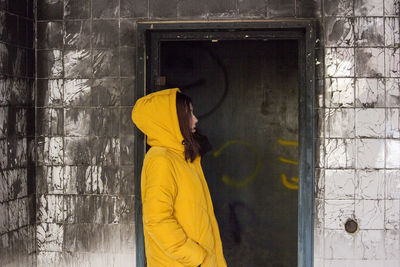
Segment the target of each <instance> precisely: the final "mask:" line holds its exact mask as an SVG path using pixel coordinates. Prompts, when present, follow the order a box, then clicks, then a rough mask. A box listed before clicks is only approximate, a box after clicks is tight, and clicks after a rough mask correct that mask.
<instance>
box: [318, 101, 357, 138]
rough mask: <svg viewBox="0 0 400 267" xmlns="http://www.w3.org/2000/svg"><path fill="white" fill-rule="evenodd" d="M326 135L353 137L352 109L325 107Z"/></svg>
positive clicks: (331, 136)
mask: <svg viewBox="0 0 400 267" xmlns="http://www.w3.org/2000/svg"><path fill="white" fill-rule="evenodd" d="M325 120H326V122H325V125H326V134H325V136H326V137H330V138H334V137H338V138H349V137H354V109H347V108H343V109H342V108H341V109H325Z"/></svg>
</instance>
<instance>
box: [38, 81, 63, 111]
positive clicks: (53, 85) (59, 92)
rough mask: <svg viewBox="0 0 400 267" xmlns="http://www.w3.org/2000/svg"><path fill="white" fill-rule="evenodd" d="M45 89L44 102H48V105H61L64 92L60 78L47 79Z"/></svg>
mask: <svg viewBox="0 0 400 267" xmlns="http://www.w3.org/2000/svg"><path fill="white" fill-rule="evenodd" d="M46 89H47V90H48V100H47V101H46V103H48V105H49V106H59V105H62V101H63V94H64V93H63V92H64V82H63V80H62V79H51V80H48V85H47V88H46ZM38 90H39V88H38Z"/></svg>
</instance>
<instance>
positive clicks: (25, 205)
mask: <svg viewBox="0 0 400 267" xmlns="http://www.w3.org/2000/svg"><path fill="white" fill-rule="evenodd" d="M31 201H33V200H32V199H29V198H27V197H24V198H20V199H19V201H18V227H19V228H22V227H24V226H27V225H28V223H29V218H28V216H29V202H31Z"/></svg>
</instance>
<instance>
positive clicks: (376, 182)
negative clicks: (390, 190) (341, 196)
mask: <svg viewBox="0 0 400 267" xmlns="http://www.w3.org/2000/svg"><path fill="white" fill-rule="evenodd" d="M355 197H356V199H383V198H384V197H385V172H384V171H383V170H357V171H356V188H355Z"/></svg>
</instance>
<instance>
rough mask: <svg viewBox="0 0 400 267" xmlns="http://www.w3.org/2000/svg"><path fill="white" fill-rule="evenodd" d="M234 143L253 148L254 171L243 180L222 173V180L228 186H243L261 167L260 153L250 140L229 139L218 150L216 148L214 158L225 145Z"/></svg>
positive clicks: (254, 176)
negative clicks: (255, 157) (254, 156)
mask: <svg viewBox="0 0 400 267" xmlns="http://www.w3.org/2000/svg"><path fill="white" fill-rule="evenodd" d="M234 144H241V145H245V146H247V147H250V148H251V150H253V152H254V153H255V154H256V156H257V163H256V167H255V169H254V171H253V172H252V173H251V174H250V175H249V176H247V177H246V178H245V179H243V180H235V179H232V178H230V177H229V176H228V175H226V174H224V175H222V181H223V182H224V183H225V184H227V185H230V186H234V187H243V186H246V185H248V184H249V183H250V182H251V181H253V180H254V179H255V178H256V176H257V175H258V173H259V172H260V170H261V167H262V160H261V154H260V152H259V151H258V150H257V148H256V147H255V146H254V145H253V144H251V143H250V142H247V141H243V140H231V141H228V142H226V143H225V144H224V145H222V146H221V147H220V148H219V149H218V150H216V151H215V152H214V153H213V155H214V157H215V158H217V157H219V155H221V153H222V151H223V150H224V149H225V148H227V147H229V146H231V145H234Z"/></svg>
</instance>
